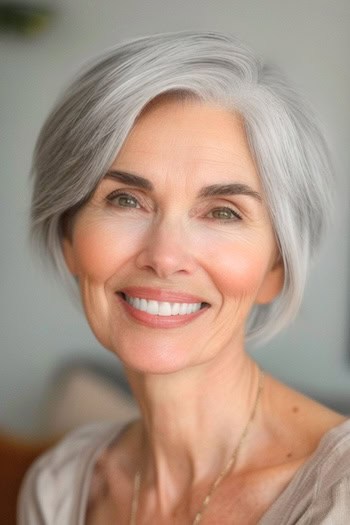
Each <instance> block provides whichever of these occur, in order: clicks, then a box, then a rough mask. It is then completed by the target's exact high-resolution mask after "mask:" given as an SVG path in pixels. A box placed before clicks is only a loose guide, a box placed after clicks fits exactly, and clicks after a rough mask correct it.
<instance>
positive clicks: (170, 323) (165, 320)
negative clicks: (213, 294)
mask: <svg viewBox="0 0 350 525" xmlns="http://www.w3.org/2000/svg"><path fill="white" fill-rule="evenodd" d="M117 298H118V300H119V302H120V303H121V304H122V306H123V307H124V309H125V311H126V313H127V314H128V315H130V316H131V317H132V318H133V319H135V320H136V321H138V322H139V323H140V324H142V325H144V326H149V327H150V328H177V327H178V326H184V325H186V324H188V323H191V322H192V321H194V320H195V319H197V317H199V316H200V315H202V314H203V313H204V312H206V311H207V310H208V308H210V307H209V306H204V308H201V309H200V310H198V312H194V313H192V314H185V315H172V316H170V315H169V316H167V315H152V314H148V313H147V312H143V311H142V310H137V308H134V307H133V306H131V305H130V304H129V303H127V302H126V301H125V300H124V299H123V298H122V297H121V296H120V295H118V294H117Z"/></svg>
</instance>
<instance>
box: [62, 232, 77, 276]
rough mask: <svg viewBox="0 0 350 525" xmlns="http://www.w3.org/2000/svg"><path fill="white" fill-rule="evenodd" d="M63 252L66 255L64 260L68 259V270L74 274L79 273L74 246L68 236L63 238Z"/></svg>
mask: <svg viewBox="0 0 350 525" xmlns="http://www.w3.org/2000/svg"><path fill="white" fill-rule="evenodd" d="M62 252H63V256H64V260H65V261H66V265H67V267H68V270H69V271H70V273H71V274H72V275H77V265H76V260H75V255H74V248H73V244H72V241H71V240H70V239H68V238H67V237H64V238H63V241H62Z"/></svg>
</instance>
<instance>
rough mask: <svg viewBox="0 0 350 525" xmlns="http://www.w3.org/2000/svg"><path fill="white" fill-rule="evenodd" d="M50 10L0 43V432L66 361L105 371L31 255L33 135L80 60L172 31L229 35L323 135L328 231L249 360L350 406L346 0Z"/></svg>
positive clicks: (163, 2)
mask: <svg viewBox="0 0 350 525" xmlns="http://www.w3.org/2000/svg"><path fill="white" fill-rule="evenodd" d="M46 4H49V5H50V2H46ZM51 5H52V7H54V8H56V9H57V15H58V16H57V18H56V20H55V23H54V24H53V26H52V28H51V30H50V31H49V32H47V34H44V35H42V36H40V37H38V38H33V39H23V38H18V37H11V36H9V35H7V36H5V35H0V60H1V64H0V67H1V69H0V72H1V73H0V75H1V77H0V86H1V99H0V108H1V109H0V111H1V113H0V118H1V143H0V184H1V186H0V188H1V208H0V232H1V255H0V257H1V288H0V291H1V293H0V301H1V303H0V309H1V316H0V319H1V321H0V322H1V327H0V330H1V332H0V333H1V367H0V426H3V427H6V428H8V429H11V430H14V431H18V432H29V433H34V432H35V430H36V429H37V428H38V425H39V423H40V412H41V409H42V406H43V402H44V401H43V400H44V399H45V394H46V392H47V388H48V385H49V384H50V380H51V378H52V373H53V371H54V370H55V368H56V366H57V364H58V363H59V362H60V361H61V360H62V359H63V358H68V357H71V356H74V355H77V354H79V355H81V354H83V355H85V356H96V358H97V359H101V360H102V361H104V362H106V363H108V364H112V363H114V360H113V358H112V357H111V356H109V355H108V353H107V352H106V351H105V350H104V349H101V348H100V347H99V345H98V343H97V342H96V341H95V340H94V338H93V336H92V335H91V334H90V332H89V329H88V328H87V326H86V323H85V320H84V319H83V316H82V314H81V313H80V312H79V309H78V308H77V307H75V306H74V305H73V304H72V302H71V301H70V299H69V298H68V296H67V294H66V292H65V290H63V289H62V287H61V285H60V284H59V283H58V282H57V281H56V280H55V278H54V277H53V275H52V274H51V275H50V274H48V273H47V271H46V270H44V269H43V267H42V266H41V265H40V264H39V262H38V260H37V259H36V257H35V254H34V256H33V254H32V253H31V251H30V247H29V243H28V240H27V233H28V207H29V195H30V183H29V180H28V169H29V165H30V159H31V152H32V148H33V145H34V141H35V137H36V135H37V133H38V130H39V128H40V125H41V123H42V121H43V119H44V117H45V115H46V114H47V112H48V110H49V108H50V107H51V105H52V103H53V101H54V100H55V98H56V96H57V94H58V93H59V91H60V90H61V88H62V87H63V85H64V84H65V83H66V82H67V80H68V79H69V78H70V76H71V74H72V73H73V72H74V71H75V70H76V68H77V67H78V66H79V65H80V64H81V63H82V61H83V60H85V59H86V58H87V57H89V56H91V55H96V54H98V52H99V51H100V50H102V49H103V48H104V47H106V46H111V45H113V44H114V43H115V42H117V41H118V40H119V39H121V38H124V37H129V36H136V35H141V34H146V33H152V32H160V31H168V30H178V29H214V30H223V31H229V32H233V33H236V34H237V35H238V36H240V37H241V38H243V39H244V40H245V41H246V42H248V43H249V44H250V45H251V46H252V47H254V48H255V49H257V50H259V51H260V52H261V53H262V54H264V55H266V56H268V57H269V58H271V59H273V60H275V61H276V62H278V63H280V64H281V65H283V66H284V68H285V69H286V71H287V72H288V73H289V76H290V78H291V79H292V80H293V81H294V82H295V83H296V84H297V85H299V87H300V88H301V89H302V90H303V91H304V92H305V93H306V95H307V96H308V98H309V99H310V100H311V101H312V103H313V105H314V107H315V108H316V110H317V111H318V113H319V114H320V116H321V119H322V121H323V122H324V125H325V127H326V129H327V130H328V135H329V138H330V142H331V147H332V149H333V152H334V159H335V166H336V170H337V177H338V198H337V202H336V206H335V224H334V229H333V231H332V234H331V235H329V238H328V239H327V242H326V244H325V246H324V249H323V251H322V253H321V256H320V259H319V262H318V265H317V266H315V268H314V270H313V272H312V275H311V278H310V283H309V287H308V290H307V293H306V297H305V303H304V305H303V308H302V311H301V314H300V316H299V318H298V319H297V321H296V322H295V323H294V325H293V326H292V327H291V328H290V329H289V330H288V331H286V332H284V334H283V335H281V336H279V337H278V338H276V339H275V340H274V341H273V343H271V344H269V345H268V347H267V348H263V349H260V350H255V351H254V354H255V355H256V357H257V359H258V360H260V361H261V363H263V365H264V366H265V368H267V369H269V370H271V371H273V372H274V373H275V374H276V375H277V376H278V377H280V378H281V379H283V380H284V381H287V382H289V383H290V384H293V385H295V386H296V387H298V388H300V389H302V390H304V391H306V392H309V393H310V394H313V395H316V396H319V397H321V398H324V399H327V400H330V402H333V401H337V400H341V399H344V400H345V401H347V400H348V401H349V406H350V363H349V359H348V342H349V317H350V312H349V304H350V303H349V300H348V296H349V240H348V239H349V224H350V217H349V215H350V207H349V195H350V188H349V175H348V173H349V166H350V158H349V152H350V148H349V136H350V133H349V131H350V124H349V123H350V104H349V93H350V76H349V71H350V67H349V58H348V57H349V49H350V41H349V40H350V38H349V34H350V3H349V1H348V0H333V1H332V0H329V1H326V0H306V1H305V0H293V2H291V1H281V0H259V1H258V0H241V1H238V0H217V1H216V2H212V1H210V2H209V1H207V0H201V1H191V0H181V1H174V0H149V1H148V2H141V1H137V0H128V1H125V2H120V1H117V0H100V1H99V2H93V1H91V0H89V1H88V0H74V1H73V0H71V1H69V0H60V1H58V0H57V1H56V2H54V1H51ZM349 411H350V407H349Z"/></svg>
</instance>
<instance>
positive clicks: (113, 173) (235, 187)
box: [105, 170, 262, 202]
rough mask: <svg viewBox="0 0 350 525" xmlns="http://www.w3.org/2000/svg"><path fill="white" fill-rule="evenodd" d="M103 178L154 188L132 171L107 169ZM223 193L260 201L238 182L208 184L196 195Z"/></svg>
mask: <svg viewBox="0 0 350 525" xmlns="http://www.w3.org/2000/svg"><path fill="white" fill-rule="evenodd" d="M105 178H108V179H113V180H117V181H119V182H121V183H123V184H128V185H129V186H134V187H136V188H141V189H143V190H148V191H153V190H154V186H153V184H152V182H151V181H149V180H148V179H146V178H144V177H140V175H135V174H134V173H127V172H125V171H119V170H118V171H117V170H109V171H108V172H107V173H106V175H105ZM225 195H247V196H249V197H253V198H254V199H256V200H258V201H259V202H262V198H261V195H260V193H258V192H257V191H255V190H253V189H252V188H251V187H250V186H247V185H246V184H241V183H238V182H235V183H231V184H211V185H210V186H204V187H203V188H201V190H200V191H199V193H198V197H200V198H205V197H216V196H225Z"/></svg>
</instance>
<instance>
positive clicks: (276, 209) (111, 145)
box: [32, 31, 333, 342]
mask: <svg viewBox="0 0 350 525" xmlns="http://www.w3.org/2000/svg"><path fill="white" fill-rule="evenodd" d="M173 92H174V93H175V94H176V93H178V94H179V96H182V95H184V96H189V97H194V98H196V99H198V100H200V101H203V102H204V103H208V104H215V105H219V106H221V107H224V108H225V109H228V110H230V111H235V112H239V114H240V115H241V116H242V118H243V121H244V124H245V128H246V133H247V138H248V141H249V145H250V149H251V153H252V155H253V157H254V159H255V162H256V165H257V168H258V172H259V175H260V178H261V183H262V186H263V190H264V193H265V196H266V202H267V206H268V209H269V213H270V217H271V221H272V224H273V227H274V231H275V235H276V239H277V243H278V246H279V250H280V254H281V257H282V259H283V264H284V274H285V275H284V285H283V289H282V291H281V293H280V294H279V296H278V297H277V298H276V299H275V300H274V301H273V302H272V303H270V304H267V305H258V306H255V307H254V308H253V311H252V312H251V316H250V318H249V322H248V325H247V337H248V338H249V339H254V340H256V341H259V342H265V341H266V340H267V339H269V338H270V337H271V336H272V335H274V334H275V333H277V332H278V331H279V330H280V329H281V328H282V327H283V326H285V325H286V324H287V323H288V322H290V321H291V320H292V319H293V317H294V316H295V315H296V313H297V311H298V309H299V306H300V304H301V301H302V296H303V292H304V288H305V280H306V275H307V271H308V268H309V264H310V260H311V258H312V256H313V255H314V252H315V249H316V247H317V246H318V245H319V242H320V239H321V237H322V235H323V233H324V230H325V226H326V223H327V218H328V217H329V214H330V208H331V202H332V201H331V193H332V191H331V190H332V187H333V184H332V169H331V166H330V161H329V154H328V148H327V145H326V142H325V140H324V138H323V135H322V133H321V131H320V127H319V125H318V123H317V121H316V119H315V116H314V115H313V114H312V112H311V111H310V109H309V108H308V107H306V106H305V104H304V103H303V101H302V100H301V99H300V97H299V96H298V95H297V94H296V92H295V91H294V90H293V89H292V88H291V87H290V86H289V84H288V83H287V81H286V80H285V78H284V76H283V75H282V74H281V72H280V71H279V70H278V69H277V68H275V67H272V66H269V65H266V64H264V63H263V62H262V61H261V60H260V59H259V58H258V57H256V56H255V55H254V54H253V53H252V51H250V50H249V49H247V48H246V47H245V46H243V45H242V43H240V42H239V41H238V40H237V39H236V38H234V37H232V36H230V35H226V34H221V33H215V32H190V31H185V32H176V33H165V34H157V35H152V36H146V37H141V38H137V39H132V40H129V41H126V42H122V43H121V44H118V45H117V46H115V47H113V48H111V49H109V50H107V51H105V52H104V54H103V55H102V56H100V57H98V59H96V60H95V61H94V62H93V63H92V64H90V65H89V66H88V67H86V68H85V69H84V70H83V72H82V73H81V74H80V75H79V76H78V77H77V79H76V80H75V81H74V82H73V83H72V84H71V85H70V86H69V87H68V89H67V90H66V91H65V93H64V94H63V96H62V97H61V99H60V100H59V101H58V103H57V104H56V106H55V107H54V109H53V111H52V112H51V114H50V115H49V117H48V119H47V120H46V122H45V124H44V126H43V128H42V130H41V133H40V135H39V138H38V141H37V144H36V148H35V152H34V159H33V166H32V173H33V175H34V177H35V183H34V193H33V201H32V233H33V236H34V238H36V239H37V240H39V242H40V245H41V247H43V248H44V249H45V251H46V252H48V253H49V255H50V256H51V258H52V260H53V262H54V265H55V266H56V268H57V269H58V270H59V271H60V272H61V273H62V274H65V275H67V269H66V267H65V262H64V258H63V255H62V237H63V235H64V226H63V224H64V220H65V218H66V217H67V216H73V215H74V213H75V211H76V210H78V209H79V208H80V207H81V206H83V205H84V203H86V202H87V201H88V200H89V198H90V196H91V195H92V194H93V192H94V190H95V188H96V186H97V185H98V183H99V181H100V180H101V179H102V178H103V177H104V175H105V174H106V172H107V171H108V169H109V168H110V166H111V164H112V162H113V160H114V159H115V157H116V155H117V153H118V151H119V150H120V148H121V146H122V144H123V142H124V141H125V139H126V137H127V135H128V134H129V132H130V130H131V129H132V127H133V125H134V124H135V121H136V119H137V118H138V116H139V115H140V114H141V112H142V110H143V109H144V108H145V107H146V106H147V104H149V103H150V102H151V101H152V100H154V99H155V98H156V97H158V96H161V95H162V94H167V93H173Z"/></svg>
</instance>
